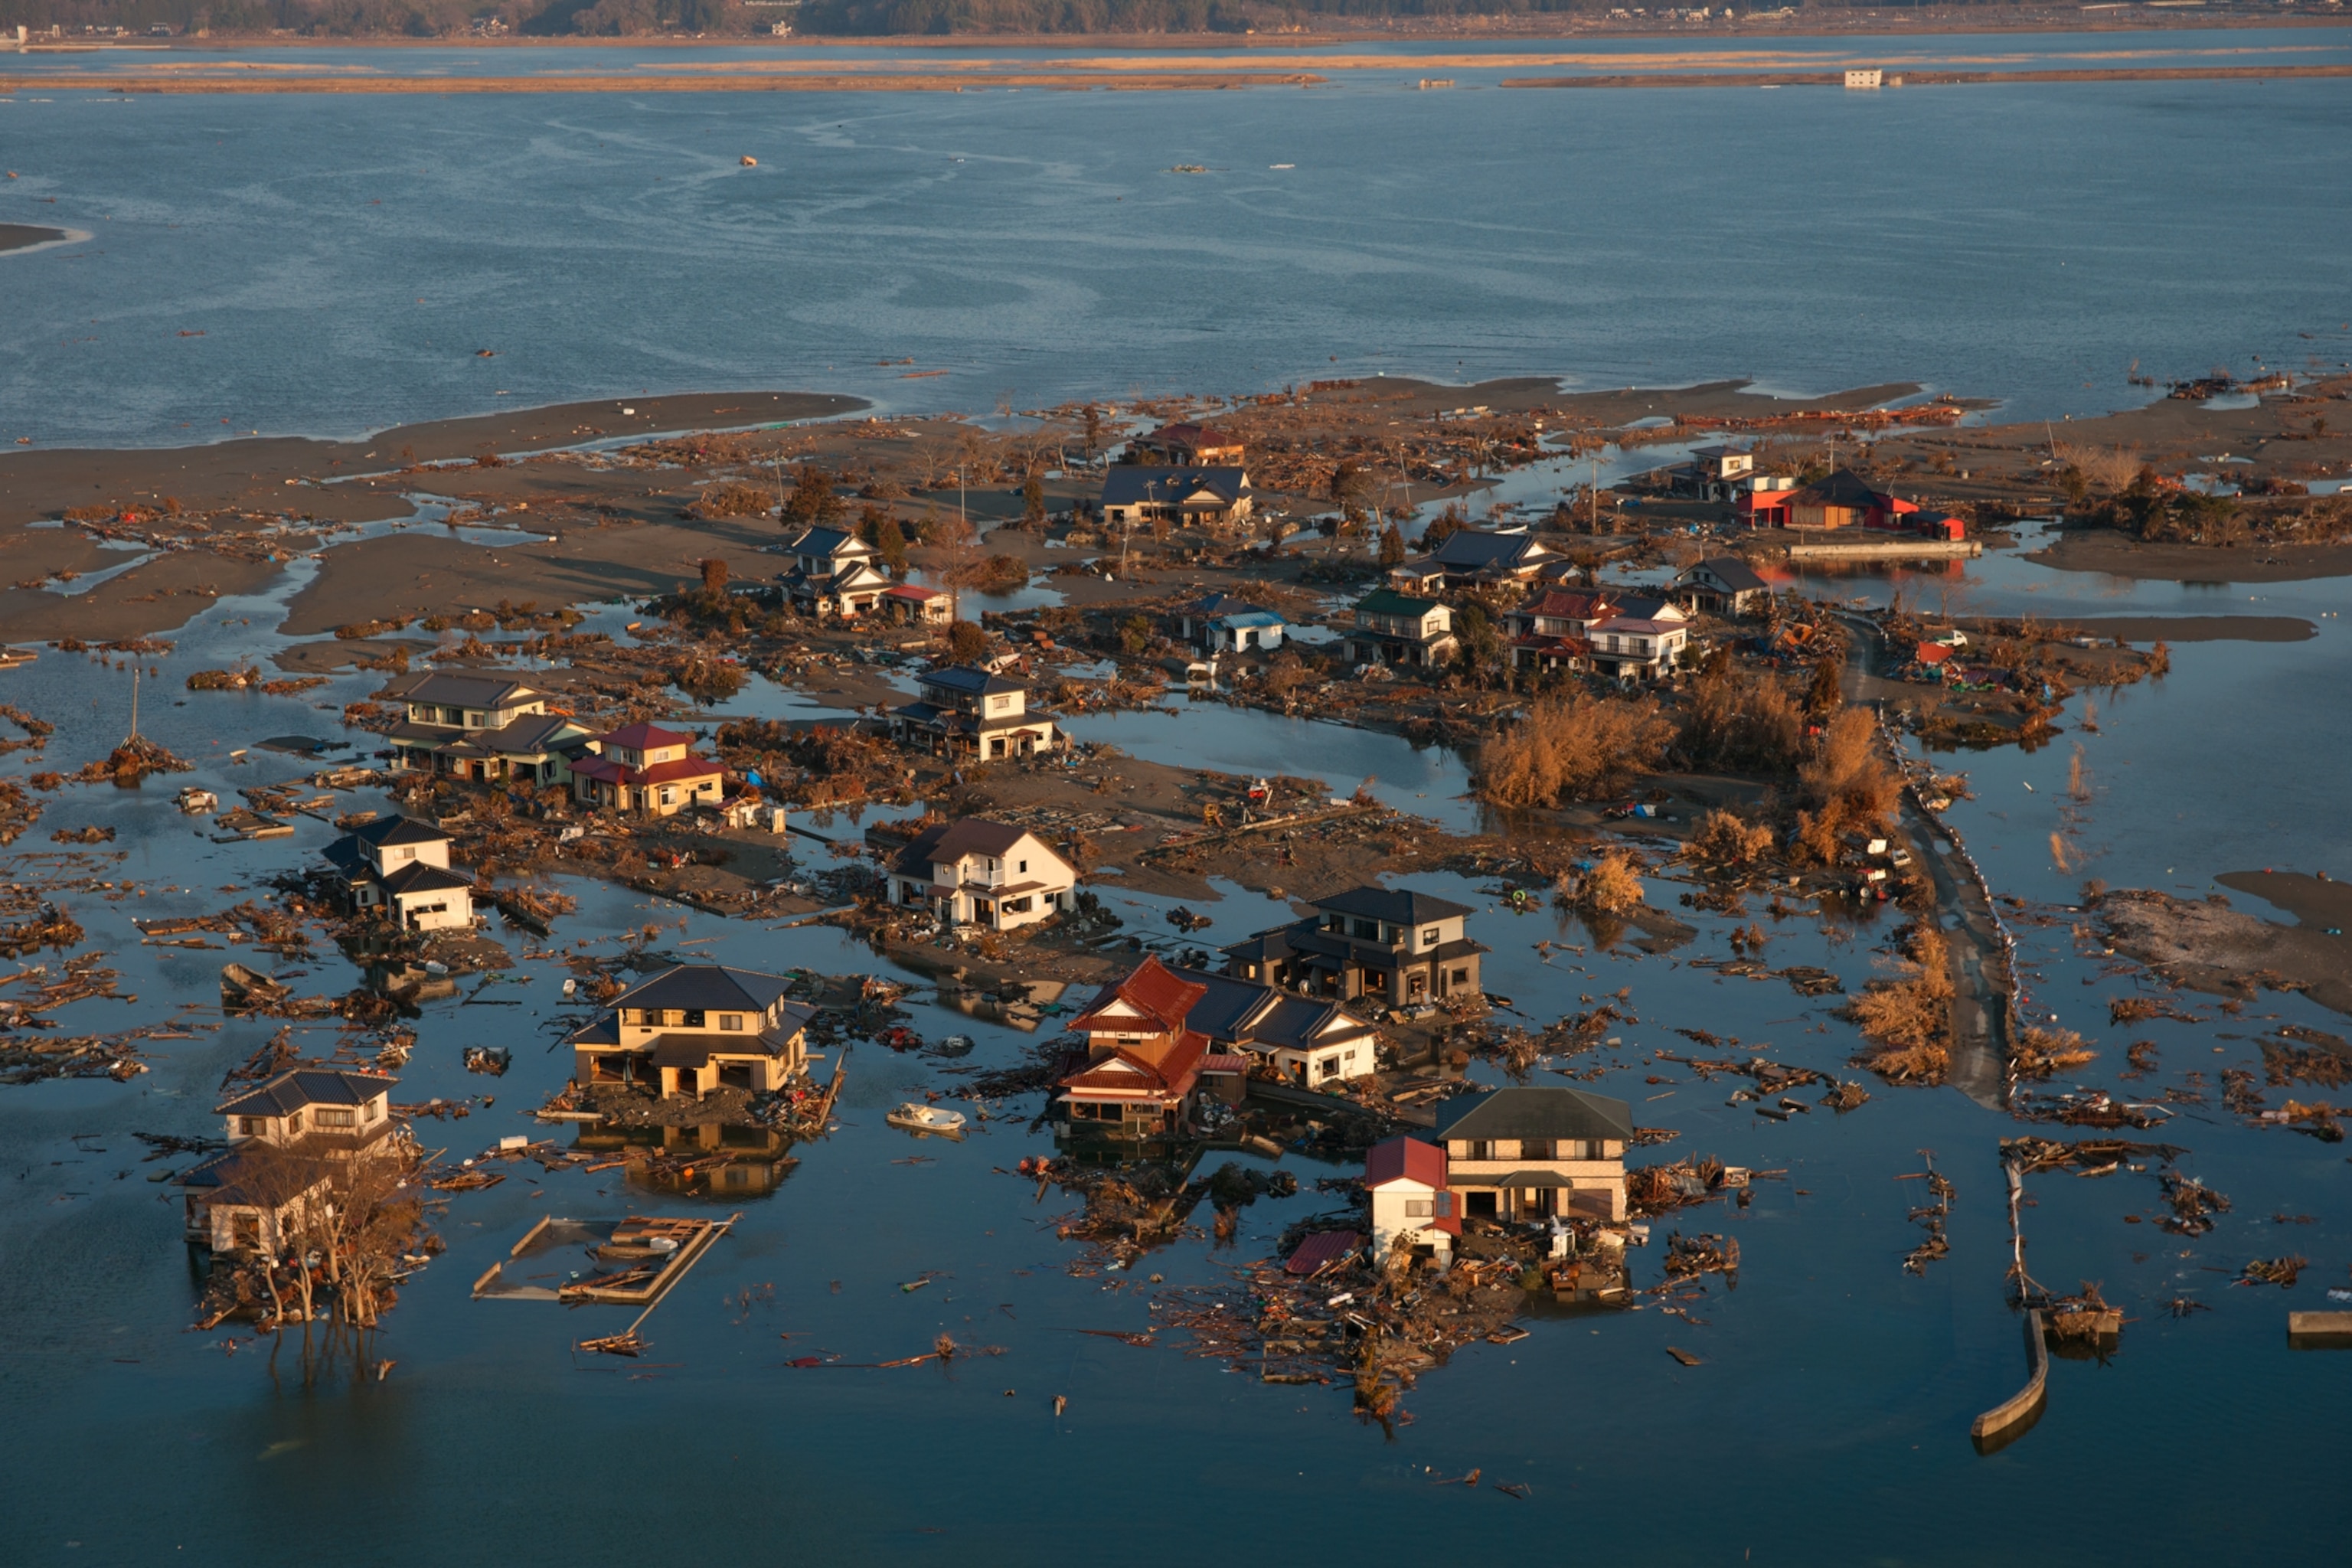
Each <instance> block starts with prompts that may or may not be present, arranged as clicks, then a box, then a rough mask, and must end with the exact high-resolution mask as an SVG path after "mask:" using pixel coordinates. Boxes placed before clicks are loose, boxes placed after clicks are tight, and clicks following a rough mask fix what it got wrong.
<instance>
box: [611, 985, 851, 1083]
mask: <svg viewBox="0 0 2352 1568" xmlns="http://www.w3.org/2000/svg"><path fill="white" fill-rule="evenodd" d="M791 984H792V982H791V981H790V980H789V979H787V978H786V977H784V976H783V975H781V974H761V973H758V972H756V971H753V970H749V969H730V968H729V967H728V966H726V965H725V964H719V963H681V964H678V965H677V966H676V967H674V968H670V969H666V970H664V971H662V973H659V974H656V975H655V976H654V977H653V978H652V979H650V980H646V981H642V982H640V983H639V984H635V985H633V986H631V987H629V989H628V990H626V991H624V992H622V993H621V994H619V995H618V996H615V997H614V998H613V1000H612V1002H611V1004H610V1005H608V1006H607V1007H606V1008H605V1011H604V1016H602V1017H600V1018H598V1019H596V1020H595V1021H594V1022H593V1023H591V1024H589V1025H588V1026H585V1027H584V1028H582V1029H579V1030H577V1031H575V1032H574V1033H573V1034H572V1038H571V1041H570V1044H571V1047H572V1081H573V1082H574V1083H578V1084H589V1085H593V1084H605V1083H628V1084H638V1085H642V1086H644V1087H645V1088H647V1089H652V1090H653V1091H654V1092H655V1093H656V1094H657V1095H659V1096H660V1097H661V1098H662V1099H664V1100H668V1099H672V1098H677V1097H683V1098H685V1099H688V1100H700V1099H702V1098H703V1097H704V1096H706V1095H708V1094H709V1093H710V1091H711V1090H713V1089H745V1090H748V1091H750V1092H751V1093H754V1094H772V1093H774V1092H775V1091H776V1090H778V1089H782V1088H784V1087H785V1086H786V1085H787V1084H789V1083H791V1082H792V1081H793V1079H796V1078H799V1077H802V1076H803V1075H804V1074H805V1073H806V1072H807V1071H808V1026H809V1020H810V1019H812V1018H814V1017H815V1016H816V1009H815V1008H814V1007H812V1006H809V1005H806V1004H804V1003H800V1002H788V1001H786V1000H785V999H784V992H785V990H786V989H787V988H788V987H789V986H790V985H791Z"/></svg>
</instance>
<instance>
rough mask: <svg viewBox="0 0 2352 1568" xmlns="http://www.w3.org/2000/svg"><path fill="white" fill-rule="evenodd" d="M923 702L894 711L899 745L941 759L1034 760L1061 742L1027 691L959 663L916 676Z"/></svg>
mask: <svg viewBox="0 0 2352 1568" xmlns="http://www.w3.org/2000/svg"><path fill="white" fill-rule="evenodd" d="M915 684H916V686H917V688H918V689H919V691H920V692H921V697H920V700H917V701H914V702H909V703H908V704H907V705H906V706H904V707H902V708H897V709H893V710H891V713H890V733H891V735H892V737H893V738H895V739H897V740H898V741H899V742H903V743H906V744H908V745H915V746H920V747H921V748H923V749H924V750H925V751H928V752H933V753H934V754H937V755H942V756H950V757H971V758H975V759H977V760H980V761H983V762H993V761H999V760H1003V759H1006V758H1020V757H1027V756H1034V755H1035V754H1037V753H1039V752H1050V751H1052V750H1054V749H1055V745H1056V744H1057V741H1056V731H1055V723H1054V718H1053V715H1052V714H1050V713H1045V712H1032V711H1031V710H1030V708H1029V688H1028V687H1027V686H1025V685H1024V684H1023V683H1021V682H1020V681H1018V680H1013V679H1009V678H1008V677H1005V676H1002V675H994V674H992V673H990V672H989V671H987V670H985V669H982V668H978V667H977V666H974V665H969V664H955V665H949V666H947V667H946V668H941V669H933V670H926V671H925V672H924V673H922V674H921V675H919V676H917V677H916V678H915Z"/></svg>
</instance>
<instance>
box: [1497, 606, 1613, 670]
mask: <svg viewBox="0 0 2352 1568" xmlns="http://www.w3.org/2000/svg"><path fill="white" fill-rule="evenodd" d="M1618 613H1619V609H1618V604H1617V600H1616V599H1615V598H1614V597H1613V596H1612V595H1609V594H1607V593H1605V592H1603V591H1601V589H1598V588H1556V587H1540V588H1538V589H1537V590H1536V591H1535V592H1534V593H1532V594H1529V595H1528V596H1527V597H1526V598H1525V599H1523V600H1521V601H1520V602H1519V605H1518V607H1517V608H1516V609H1514V610H1512V611H1511V612H1510V613H1509V614H1508V615H1507V616H1504V617H1503V626H1504V629H1505V633H1506V635H1507V636H1508V637H1509V638H1510V647H1511V668H1514V669H1582V668H1585V667H1586V666H1587V664H1589V663H1590V662H1591V657H1592V644H1591V630H1592V628H1593V627H1594V626H1598V625H1599V624H1600V623H1601V622H1602V621H1606V620H1612V619H1613V618H1615V616H1617V615H1618Z"/></svg>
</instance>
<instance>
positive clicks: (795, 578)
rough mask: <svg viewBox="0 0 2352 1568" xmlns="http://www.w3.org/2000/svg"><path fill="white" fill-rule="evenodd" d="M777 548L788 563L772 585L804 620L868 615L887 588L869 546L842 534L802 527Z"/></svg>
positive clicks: (887, 576) (838, 530)
mask: <svg viewBox="0 0 2352 1568" xmlns="http://www.w3.org/2000/svg"><path fill="white" fill-rule="evenodd" d="M782 551H783V552H784V553H785V554H786V555H789V556H791V557H792V558H793V563H792V565H790V566H789V567H787V568H785V569H784V571H783V572H782V574H780V575H779V576H778V577H777V579H776V581H777V584H779V585H780V586H781V587H782V590H783V594H784V597H785V598H786V599H788V600H790V601H791V603H792V606H793V608H794V609H796V610H798V611H800V612H801V613H802V614H803V615H805V616H836V617H838V618H840V619H842V620H855V619H856V618H857V617H858V616H866V615H871V614H873V612H874V607H875V605H876V604H877V602H879V601H880V599H881V597H882V595H883V594H885V593H886V592H887V591H888V589H889V587H890V574H888V573H887V572H886V571H884V570H883V569H882V565H881V562H880V558H879V557H878V556H877V554H876V553H875V551H874V546H872V545H870V544H868V543H866V542H865V541H864V540H862V539H860V538H858V537H857V535H856V534H855V533H852V532H850V531H848V530H846V529H841V528H804V529H803V530H801V531H799V532H798V533H795V534H793V536H792V537H791V538H789V539H787V540H785V541H784V542H783V544H782Z"/></svg>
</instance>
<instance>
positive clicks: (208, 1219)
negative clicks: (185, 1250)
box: [173, 1068, 398, 1254]
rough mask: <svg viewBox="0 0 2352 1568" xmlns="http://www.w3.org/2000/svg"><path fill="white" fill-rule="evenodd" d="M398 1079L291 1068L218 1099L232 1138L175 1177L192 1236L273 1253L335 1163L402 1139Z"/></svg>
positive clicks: (203, 1242)
mask: <svg viewBox="0 0 2352 1568" xmlns="http://www.w3.org/2000/svg"><path fill="white" fill-rule="evenodd" d="M396 1081H397V1080H396V1079H392V1078H390V1077H387V1076H385V1075H384V1074H382V1073H367V1072H357V1071H352V1070H347V1069H343V1068H293V1069H291V1070H289V1071H286V1072H282V1073H279V1074H278V1075H277V1076H276V1077H274V1078H271V1079H268V1080H266V1081H264V1082H262V1083H259V1084H256V1085H255V1086H254V1087H252V1088H251V1089H246V1090H244V1091H243V1092H242V1093H239V1094H237V1095H236V1096H234V1097H232V1098H231V1099H230V1100H227V1101H226V1102H225V1103H223V1104H222V1105H220V1106H218V1107H217V1108H216V1109H215V1115H218V1116H220V1117H221V1118H223V1120H224V1121H225V1123H226V1133H227V1137H228V1148H227V1149H226V1151H225V1152H221V1153H218V1154H215V1155H213V1156H211V1157H210V1158H209V1159H205V1160H202V1161H199V1162H198V1163H195V1164H194V1165H192V1166H190V1167H189V1168H188V1169H186V1170H184V1171H183V1172H181V1173H179V1175H177V1176H175V1177H174V1178H173V1182H174V1184H176V1185H177V1186H178V1187H179V1188H180V1190H181V1193H182V1195H183V1200H184V1221H185V1225H186V1230H187V1237H188V1239H189V1240H190V1241H191V1242H194V1243H195V1244H197V1245H199V1246H202V1247H210V1248H211V1249H212V1250H213V1251H215V1252H221V1253H227V1252H253V1251H267V1252H269V1253H272V1254H275V1253H276V1252H277V1251H278V1248H279V1247H282V1246H283V1245H284V1244H285V1239H286V1231H287V1227H288V1226H289V1225H291V1224H293V1223H294V1222H295V1221H296V1220H297V1219H298V1218H299V1215H300V1211H301V1210H302V1209H303V1207H304V1206H305V1205H310V1204H315V1203H320V1202H324V1201H325V1200H326V1196H327V1194H328V1193H329V1192H330V1191H331V1188H332V1187H333V1184H334V1181H335V1177H336V1173H337V1168H338V1166H339V1165H341V1164H344V1163H349V1162H351V1161H353V1160H363V1159H373V1158H376V1157H379V1156H381V1155H384V1154H387V1153H390V1152H393V1150H394V1148H395V1147H396V1145H395V1144H394V1142H392V1140H393V1138H394V1131H395V1129H396V1128H397V1126H398V1123H396V1122H395V1121H394V1120H393V1117H392V1108H391V1099H392V1087H393V1085H394V1082H396Z"/></svg>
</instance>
